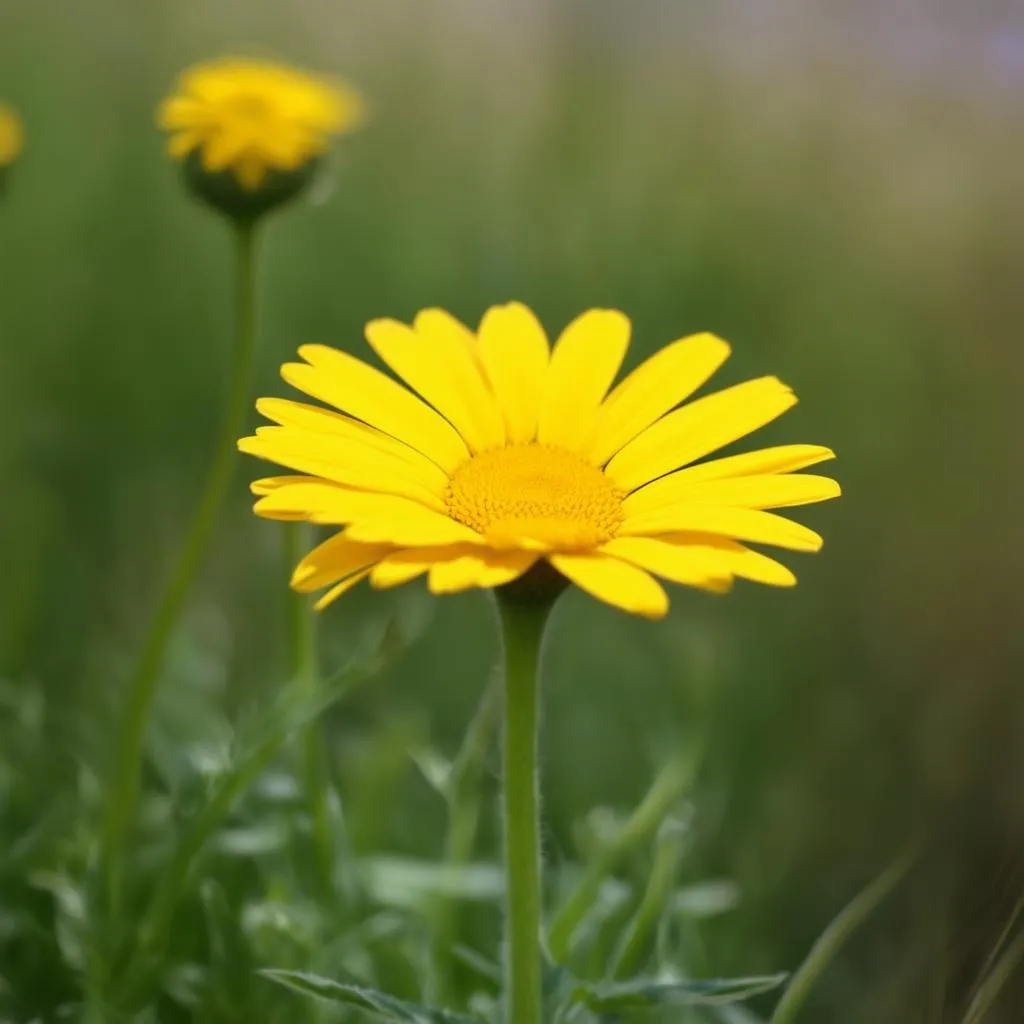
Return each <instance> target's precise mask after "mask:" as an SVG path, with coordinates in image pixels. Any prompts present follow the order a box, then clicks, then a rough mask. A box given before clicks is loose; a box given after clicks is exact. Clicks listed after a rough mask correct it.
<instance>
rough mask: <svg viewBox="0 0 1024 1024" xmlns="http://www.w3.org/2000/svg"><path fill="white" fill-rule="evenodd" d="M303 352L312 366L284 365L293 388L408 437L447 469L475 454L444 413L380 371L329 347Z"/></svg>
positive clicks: (283, 373)
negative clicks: (470, 451) (432, 407)
mask: <svg viewBox="0 0 1024 1024" xmlns="http://www.w3.org/2000/svg"><path fill="white" fill-rule="evenodd" d="M299 354H300V355H301V356H302V358H303V359H305V360H306V361H307V363H309V364H310V365H308V366H307V365H304V364H302V363H286V364H285V365H284V366H283V367H282V368H281V376H282V377H284V379H285V380H286V381H287V382H288V383H289V384H291V385H292V386H293V387H296V388H298V389H299V390H300V391H304V392H305V393H306V394H307V395H312V396H313V397H314V398H318V399H320V401H321V402H327V404H328V405H333V406H334V407H335V408H337V409H341V411H342V412H347V413H349V415H351V416H355V417H356V419H360V420H363V421H364V422H365V423H369V424H370V425H371V426H373V427H376V428H377V429H378V430H382V431H384V433H385V434H390V435H391V436H392V437H396V438H398V440H399V441H404V442H405V443H406V444H407V445H409V446H410V447H411V448H415V449H416V450H417V451H419V452H422V453H423V454H424V455H426V456H427V458H429V459H431V460H433V461H434V462H436V463H437V464H438V465H439V466H440V467H441V468H442V469H443V470H445V471H446V472H451V471H452V470H454V469H455V468H456V467H457V466H458V465H459V464H460V463H462V462H465V460H466V459H467V458H469V450H468V449H467V448H466V445H465V442H464V441H463V440H462V438H461V437H459V435H458V433H457V431H456V430H455V428H454V427H453V426H452V425H451V424H450V423H449V422H448V421H447V420H446V419H444V417H442V416H440V415H439V414H438V413H437V412H435V411H434V410H433V409H431V408H430V406H429V405H426V404H425V403H424V402H422V401H420V399H418V398H417V397H416V396H415V395H414V394H412V392H410V391H408V390H406V389H405V388H403V387H402V386H401V384H398V383H397V382H395V381H393V380H392V379H391V378H390V377H386V376H385V375H384V374H383V373H381V372H380V371H379V370H375V369H374V368H373V367H372V366H368V365H367V364H366V363H364V362H362V361H361V360H359V359H356V358H355V357H354V356H350V355H349V354H348V353H347V352H341V351H339V350H338V349H332V348H328V347H327V346H325V345H303V346H302V348H301V349H299Z"/></svg>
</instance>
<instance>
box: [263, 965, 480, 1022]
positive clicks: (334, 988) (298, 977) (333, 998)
mask: <svg viewBox="0 0 1024 1024" xmlns="http://www.w3.org/2000/svg"><path fill="white" fill-rule="evenodd" d="M260 974H262V975H263V977H264V978H268V979H269V980H270V981H276V982H277V983H278V984H279V985H284V986H285V987H286V988H290V989H293V990H294V991H296V992H300V993H302V995H306V996H313V997H314V998H316V999H323V1000H325V1001H327V1002H330V1003H343V1004H345V1005H346V1006H356V1007H358V1008H359V1009H361V1010H366V1011H367V1013H373V1014H376V1015H377V1016H378V1017H383V1018H384V1020H390V1021H398V1022H399V1024H482V1022H481V1020H480V1018H479V1017H470V1016H467V1015H466V1014H462V1013H452V1012H451V1011H450V1010H442V1009H439V1008H437V1007H433V1006H418V1005H417V1004H415V1003H407V1002H405V1000H403V999H395V998H394V997H393V996H389V995H388V994H387V993H385V992H381V991H379V990H378V989H375V988H367V987H366V986H364V985H349V984H346V983H345V982H341V981H333V980H332V979H330V978H323V977H320V975H317V974H308V973H306V972H305V971H283V970H278V969H276V968H266V969H264V970H262V971H260Z"/></svg>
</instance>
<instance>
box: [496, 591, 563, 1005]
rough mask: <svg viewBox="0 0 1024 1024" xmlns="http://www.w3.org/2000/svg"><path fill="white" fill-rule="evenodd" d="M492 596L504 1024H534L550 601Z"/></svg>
mask: <svg viewBox="0 0 1024 1024" xmlns="http://www.w3.org/2000/svg"><path fill="white" fill-rule="evenodd" d="M497 595H498V609H499V612H500V615H501V623H502V630H503V634H504V644H505V749H504V764H503V777H504V814H505V821H504V825H505V837H504V838H505V893H506V908H505V915H506V929H507V948H506V1011H505V1020H506V1021H507V1022H508V1024H540V1022H541V1019H542V1018H541V1002H542V963H541V946H540V939H541V859H540V822H539V809H538V784H537V777H538V770H537V734H538V723H539V701H538V685H537V677H538V671H537V669H538V662H539V660H540V648H541V639H542V637H543V634H544V626H545V623H546V622H547V617H548V612H549V611H550V609H551V605H550V604H536V603H528V602H519V601H516V600H512V599H509V598H506V597H503V595H502V594H501V592H500V591H499V592H497Z"/></svg>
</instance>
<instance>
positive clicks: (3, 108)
mask: <svg viewBox="0 0 1024 1024" xmlns="http://www.w3.org/2000/svg"><path fill="white" fill-rule="evenodd" d="M24 141H25V134H24V131H23V130H22V127H21V121H20V120H19V119H18V115H17V114H16V113H15V112H14V111H13V110H12V109H11V108H10V107H9V106H7V104H6V103H0V167H7V166H9V165H10V164H13V163H14V161H15V160H17V159H18V156H19V155H20V154H21V149H22V146H23V145H24Z"/></svg>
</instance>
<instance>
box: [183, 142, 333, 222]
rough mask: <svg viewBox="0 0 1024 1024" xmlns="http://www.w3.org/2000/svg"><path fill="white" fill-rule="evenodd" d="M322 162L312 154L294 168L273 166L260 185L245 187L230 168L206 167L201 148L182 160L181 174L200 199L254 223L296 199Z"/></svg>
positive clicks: (235, 216)
mask: <svg viewBox="0 0 1024 1024" xmlns="http://www.w3.org/2000/svg"><path fill="white" fill-rule="evenodd" d="M321 163H322V161H321V160H320V159H319V158H317V157H313V158H312V159H310V160H307V161H306V163H304V164H303V165H302V166H301V167H298V168H296V169H295V170H294V171H280V170H276V169H274V168H270V169H268V170H267V173H266V177H265V178H264V179H263V181H262V182H261V183H260V185H259V186H258V187H257V188H246V187H245V186H244V185H243V184H242V183H241V181H239V179H238V177H237V175H236V174H235V172H234V171H232V170H231V169H230V168H225V169H224V170H223V171H208V170H206V169H205V168H204V167H203V163H202V158H201V156H200V152H199V150H193V151H192V152H191V153H189V155H188V156H187V157H186V158H185V160H184V162H183V163H182V173H183V175H184V178H185V184H186V186H187V187H188V190H189V191H190V192H191V193H192V195H194V196H195V197H196V198H197V199H199V201H200V202H202V203H205V204H206V205H207V206H211V207H213V209H215V210H216V211H217V212H218V213H222V214H224V216H226V217H228V218H229V219H230V220H232V221H234V222H235V223H242V224H251V223H253V222H254V221H257V220H259V219H260V218H261V217H264V216H266V214H268V213H271V212H272V211H273V210H276V209H277V208H278V207H279V206H284V205H285V204H286V203H290V202H291V201H292V200H294V199H297V198H298V197H299V196H300V195H301V194H302V193H303V192H305V191H306V189H307V188H308V187H309V185H310V183H311V182H312V181H313V179H314V178H315V177H316V174H317V171H319V169H320V165H321Z"/></svg>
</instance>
